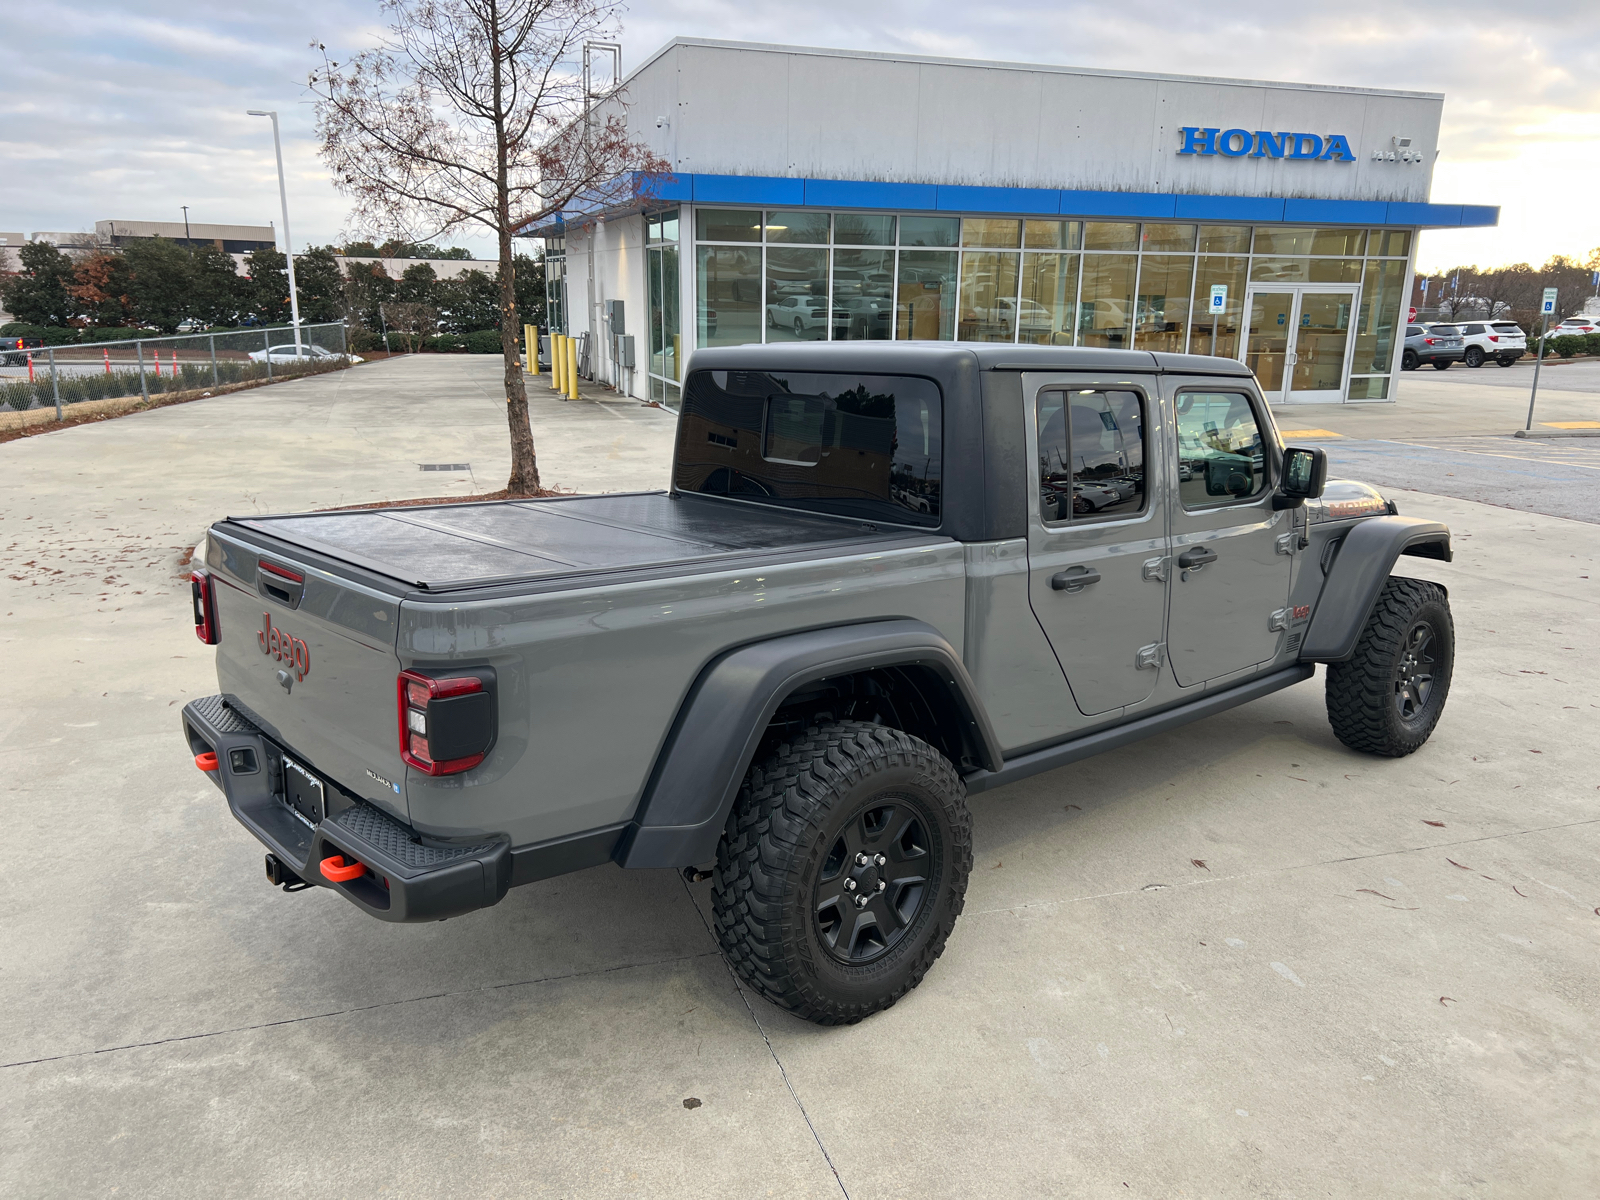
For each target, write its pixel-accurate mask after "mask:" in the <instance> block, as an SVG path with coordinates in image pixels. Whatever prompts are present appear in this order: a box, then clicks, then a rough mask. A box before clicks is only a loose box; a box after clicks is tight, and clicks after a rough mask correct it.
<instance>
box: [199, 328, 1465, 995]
mask: <svg viewBox="0 0 1600 1200" xmlns="http://www.w3.org/2000/svg"><path fill="white" fill-rule="evenodd" d="M1325 475H1326V463H1325V459H1324V458H1323V455H1322V452H1321V451H1320V450H1317V449H1298V448H1289V449H1285V448H1284V447H1283V446H1282V444H1281V442H1280V439H1279V437H1278V434H1277V432H1276V430H1275V428H1274V426H1273V423H1272V417H1271V413H1270V412H1269V410H1268V408H1267V406H1266V404H1265V403H1263V401H1262V397H1261V393H1260V391H1259V390H1258V389H1257V387H1256V383H1255V380H1254V379H1253V377H1252V376H1251V375H1250V373H1249V371H1248V370H1247V369H1246V368H1245V367H1244V366H1242V365H1241V364H1240V363H1238V362H1234V361H1230V360H1223V359H1217V358H1202V357H1196V356H1184V355H1170V354H1152V353H1143V352H1137V351H1121V350H1094V349H1063V348H1056V347H1042V346H1040V347H1034V346H1005V345H994V346H985V345H975V346H964V345H952V344H934V343H921V344H918V343H911V344H899V345H895V344H886V343H882V342H878V343H854V344H837V343H835V344H826V343H817V344H795V345H786V346H746V347H731V348H723V349H709V350H702V351H698V352H696V354H695V358H694V363H693V369H692V371H691V373H690V374H689V376H688V378H687V379H686V380H685V386H684V390H683V404H682V411H681V414H680V416H679V418H678V428H677V443H676V449H675V452H674V458H673V464H672V487H671V490H670V491H667V492H647V493H638V494H622V495H603V496H574V497H560V498H556V499H549V500H537V501H501V502H493V503H463V504H448V505H439V506H436V507H412V508H390V509H376V510H367V511H359V512H323V513H311V514H301V515H285V516H266V517H259V516H257V517H232V518H229V519H227V520H224V521H220V522H218V523H217V524H215V525H213V526H212V527H211V529H210V531H209V534H208V537H207V540H206V544H205V549H204V566H203V567H202V568H201V569H199V570H197V571H195V573H194V585H193V592H194V617H195V625H196V632H197V633H198V634H199V636H200V638H201V640H202V641H204V642H206V643H207V644H209V645H215V646H216V647H217V678H218V682H219V684H220V689H221V694H220V695H216V696H212V697H208V698H206V699H202V700H196V701H194V702H192V703H190V704H189V705H187V706H186V707H185V708H184V710H183V731H184V736H185V738H186V739H187V742H188V745H189V749H190V751H191V752H192V753H193V754H194V755H195V760H196V763H197V765H198V766H199V767H200V768H201V769H202V770H204V771H206V772H207V773H208V774H209V776H210V777H211V779H212V780H213V781H214V782H215V783H216V784H217V786H218V787H220V788H221V789H222V792H223V794H224V795H225V796H226V797H227V801H228V804H229V806H230V807H231V809H232V811H233V813H234V815H235V816H236V817H237V818H238V820H239V821H240V822H241V823H242V824H243V825H244V826H245V827H246V828H247V829H249V830H250V832H251V833H253V834H254V835H255V836H256V837H257V838H258V839H260V841H262V842H263V843H264V844H265V845H266V847H267V850H268V851H269V853H268V854H267V860H266V861H267V877H268V878H269V879H270V880H271V881H272V882H274V883H276V884H280V885H282V886H283V887H284V888H285V889H286V890H300V889H302V888H305V887H308V886H311V885H316V886H318V887H324V888H327V889H329V890H331V891H334V892H338V893H339V894H341V895H342V896H344V898H345V899H347V900H348V901H350V902H351V903H352V904H354V905H356V907H358V908H360V909H363V910H364V911H366V912H367V913H370V914H371V915H373V916H375V917H378V918H379V919H381V920H386V921H431V920H440V919H443V918H446V917H453V916H458V915H460V914H462V913H466V912H469V911H471V910H473V909H477V908H485V907H488V906H490V905H492V904H495V903H496V902H498V901H499V900H500V899H501V898H502V897H503V896H504V895H505V894H506V890H507V889H508V888H511V887H515V886H517V885H518V884H524V883H529V882H532V881H534V880H538V879H544V878H547V877H549V876H552V875H557V874H560V873H562V872H566V871H575V870H579V869H581V868H585V867H590V866H595V865H597V864H600V863H606V862H612V863H616V864H618V865H619V866H622V867H625V868H640V867H657V868H676V869H679V870H682V871H683V872H684V873H685V875H686V876H687V877H688V878H689V879H691V881H694V880H699V879H705V878H708V877H709V878H711V879H712V880H713V885H712V886H713V906H714V910H715V925H716V930H717V934H718V937H719V939H720V942H721V946H722V949H723V951H724V952H725V953H726V955H727V957H728V959H729V961H730V963H731V964H732V965H733V967H734V968H735V969H736V970H737V971H738V973H739V974H740V975H741V976H742V977H743V978H744V979H745V980H746V981H748V983H749V984H750V985H752V986H753V987H754V988H756V989H757V990H758V991H760V992H761V993H762V994H763V995H765V996H766V997H767V998H769V999H770V1000H772V1001H773V1002H775V1003H777V1004H779V1005H781V1006H783V1007H784V1008H787V1009H789V1010H790V1011H792V1012H795V1013H797V1014H799V1015H801V1016H803V1017H805V1018H808V1019H810V1020H813V1021H817V1022H820V1023H824V1024H835V1023H844V1022H852V1021H856V1020H859V1019H860V1018H862V1017H864V1016H866V1015H868V1014H870V1013H872V1012H875V1011H877V1010H879V1009H881V1008H885V1007H887V1006H888V1005H890V1004H892V1003H894V1002H895V1001H896V1000H897V999H899V998H900V997H901V996H903V995H904V994H905V993H906V992H907V991H908V990H910V989H911V988H912V987H914V986H915V985H916V984H917V983H918V982H919V981H920V980H921V978H922V976H923V975H924V974H925V973H926V972H927V970H928V968H929V967H930V965H931V964H932V963H933V961H934V960H935V959H936V958H937V957H938V956H939V954H940V952H941V951H942V949H943V947H944V944H945V940H946V938H947V937H948V936H949V934H950V931H951V928H952V926H953V925H954V923H955V920H956V917H957V915H958V914H959V913H960V911H961V908H962V903H963V897H964V894H965V889H966V884H967V876H968V872H969V871H970V869H971V863H972V821H971V817H970V815H969V813H968V810H967V807H966V797H967V796H968V795H971V794H973V793H976V792H981V791H985V790H988V789H990V788H994V787H998V786H1000V785H1002V784H1005V783H1009V782H1011V781H1013V780H1017V779H1022V778H1024V777H1026V776H1029V775H1033V774H1035V773H1037V772H1040V771H1048V770H1050V769H1052V768H1055V767H1059V766H1062V765H1063V764H1066V763H1071V762H1074V761H1076V760H1078V759H1081V758H1084V757H1086V756H1088V755H1092V754H1097V753H1099V752H1101V751H1103V750H1108V749H1111V748H1112V747H1116V746H1121V745H1124V744H1126V743H1129V742H1132V741H1134V740H1136V739H1139V738H1143V737H1146V736H1149V735H1151V734H1156V733H1160V732H1162V731H1164V730H1168V729H1172V728H1173V727H1175V726H1178V725H1181V724H1183V723H1184V722H1187V721H1193V720H1197V719H1199V718H1201V717H1206V716H1209V715H1211V714H1213V713H1218V712H1221V711H1223V710H1224V709H1227V708H1231V707H1233V706H1234V705H1238V704H1243V703H1245V702H1247V701H1250V700H1254V699H1257V698H1258V697H1262V696H1266V695H1268V694H1270V693H1272V692H1274V691H1277V690H1278V689H1280V688H1285V687H1289V686H1291V685H1293V684H1296V683H1299V682H1301V681H1303V680H1306V679H1309V678H1311V676H1312V674H1313V672H1314V670H1315V664H1317V663H1326V664H1328V666H1327V680H1326V685H1327V708H1328V719H1329V721H1330V722H1331V723H1332V725H1333V729H1334V732H1335V733H1336V734H1337V735H1338V736H1339V738H1340V739H1342V740H1343V741H1344V742H1345V744H1346V745H1348V746H1350V747H1352V748H1353V749H1356V750H1360V751H1365V752H1367V753H1371V754H1376V755H1388V756H1397V755H1403V754H1409V753H1410V752H1412V751H1413V750H1415V749H1417V748H1418V747H1419V746H1421V745H1422V743H1423V742H1425V741H1426V740H1427V738H1428V735H1429V734H1430V733H1431V732H1432V730H1433V727H1434V725H1435V723H1436V722H1437V721H1438V719H1439V715H1440V711H1441V709H1442V708H1443V706H1444V702H1445V697H1446V694H1447V692H1448V691H1449V687H1450V674H1451V663H1452V659H1453V651H1454V640H1453V633H1452V625H1451V617H1450V610H1449V607H1448V604H1447V600H1446V596H1445V591H1444V589H1443V588H1441V587H1439V586H1438V585H1436V584H1433V583H1427V582H1420V581H1417V580H1412V579H1406V578H1401V577H1396V576H1392V575H1391V574H1390V572H1391V570H1392V569H1393V567H1394V565H1395V563H1396V560H1397V559H1398V557H1399V556H1400V555H1402V554H1408V555H1420V556H1423V557H1430V558H1439V559H1445V560H1448V559H1449V557H1450V533H1449V530H1448V529H1447V528H1446V527H1445V526H1443V525H1440V524H1438V523H1436V522H1431V521H1423V520H1417V519H1414V518H1408V517H1404V516H1400V515H1398V514H1397V511H1396V509H1395V506H1394V505H1393V504H1392V503H1388V502H1386V501H1385V500H1384V499H1383V498H1382V497H1381V496H1379V495H1378V493H1377V492H1375V491H1373V490H1372V489H1371V488H1368V487H1366V486H1364V485H1361V484H1356V483H1325Z"/></svg>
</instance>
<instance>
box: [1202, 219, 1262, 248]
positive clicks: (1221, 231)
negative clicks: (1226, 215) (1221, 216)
mask: <svg viewBox="0 0 1600 1200" xmlns="http://www.w3.org/2000/svg"><path fill="white" fill-rule="evenodd" d="M1200 253H1201V254H1249V253H1250V226H1248V225H1202V226H1200Z"/></svg>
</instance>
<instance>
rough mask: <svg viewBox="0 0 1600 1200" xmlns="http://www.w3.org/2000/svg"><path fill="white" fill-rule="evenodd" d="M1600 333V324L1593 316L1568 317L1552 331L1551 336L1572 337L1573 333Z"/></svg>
mask: <svg viewBox="0 0 1600 1200" xmlns="http://www.w3.org/2000/svg"><path fill="white" fill-rule="evenodd" d="M1584 333H1600V324H1597V323H1596V322H1595V320H1594V318H1593V317H1568V318H1567V319H1566V320H1565V321H1562V322H1561V324H1559V325H1557V326H1556V327H1555V328H1554V329H1552V330H1551V331H1550V336H1551V337H1571V336H1572V335H1573V334H1584Z"/></svg>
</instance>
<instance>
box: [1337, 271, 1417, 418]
mask: <svg viewBox="0 0 1600 1200" xmlns="http://www.w3.org/2000/svg"><path fill="white" fill-rule="evenodd" d="M1405 283H1406V264H1405V262H1404V261H1403V260H1402V261H1391V262H1369V263H1368V264H1367V273H1366V279H1365V280H1364V281H1363V283H1362V286H1361V312H1360V315H1359V317H1358V319H1357V322H1356V353H1355V360H1354V361H1353V362H1352V363H1351V367H1350V369H1351V370H1352V371H1357V372H1361V371H1381V372H1383V373H1384V374H1388V372H1389V371H1390V370H1392V369H1393V367H1394V346H1395V341H1394V339H1395V330H1396V329H1397V328H1398V327H1399V324H1400V302H1401V300H1402V298H1403V297H1402V292H1403V291H1404V289H1405ZM1379 398H1380V399H1381V397H1379Z"/></svg>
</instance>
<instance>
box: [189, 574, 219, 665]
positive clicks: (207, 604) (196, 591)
mask: <svg viewBox="0 0 1600 1200" xmlns="http://www.w3.org/2000/svg"><path fill="white" fill-rule="evenodd" d="M189 592H190V594H191V595H192V596H193V598H194V635H195V637H197V638H199V639H200V640H201V641H202V642H204V643H205V644H206V645H208V646H215V645H216V644H217V643H218V642H219V641H221V640H222V639H221V638H220V637H219V636H218V634H217V598H216V593H215V592H214V591H213V589H212V584H211V572H209V571H196V572H195V573H194V574H192V575H190V576H189Z"/></svg>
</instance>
